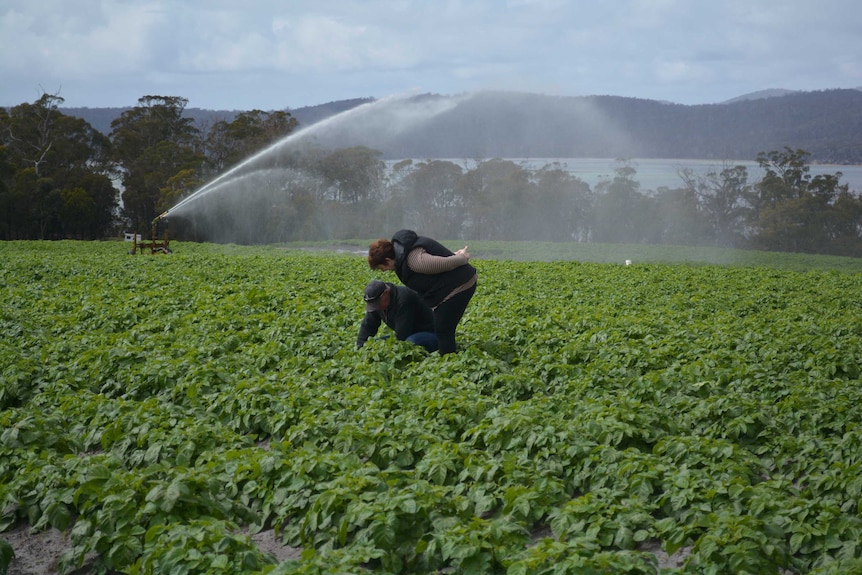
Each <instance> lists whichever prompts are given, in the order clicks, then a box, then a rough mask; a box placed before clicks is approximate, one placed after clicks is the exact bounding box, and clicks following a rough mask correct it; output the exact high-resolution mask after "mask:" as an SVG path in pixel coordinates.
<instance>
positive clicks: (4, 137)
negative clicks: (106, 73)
mask: <svg viewBox="0 0 862 575" xmlns="http://www.w3.org/2000/svg"><path fill="white" fill-rule="evenodd" d="M63 101H64V100H63V98H61V97H60V96H58V95H52V94H43V95H42V96H41V97H40V98H39V99H38V100H36V101H35V102H33V103H32V104H31V103H24V104H20V105H18V106H15V107H13V108H11V109H10V110H9V111H8V113H7V112H5V111H4V113H3V114H2V115H0V145H2V147H3V149H4V152H5V153H4V157H3V158H2V161H3V163H4V164H5V167H4V168H0V172H2V177H3V185H2V186H0V194H3V195H4V196H5V197H4V198H3V199H2V201H0V207H2V209H3V212H4V213H3V214H2V216H0V217H2V218H3V220H4V224H3V225H2V236H0V237H6V238H10V237H16V238H22V239H25V238H49V237H51V238H61V237H66V236H69V235H71V236H74V237H81V238H86V239H95V238H99V237H103V236H105V235H106V234H108V233H109V232H110V230H111V227H112V224H113V216H114V209H115V207H116V205H117V191H116V189H115V188H114V186H113V184H112V183H111V180H110V178H109V175H110V162H109V153H110V146H111V144H110V141H109V140H108V138H107V137H105V136H104V135H103V134H101V133H99V132H98V131H97V130H95V129H94V128H93V127H92V126H90V124H88V123H87V122H86V121H84V120H83V119H81V118H75V117H72V116H67V115H65V114H63V113H62V112H60V110H59V109H58V108H59V105H60V104H62V103H63ZM67 204H68V205H67Z"/></svg>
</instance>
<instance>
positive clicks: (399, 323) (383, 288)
mask: <svg viewBox="0 0 862 575" xmlns="http://www.w3.org/2000/svg"><path fill="white" fill-rule="evenodd" d="M363 297H364V299H365V317H363V318H362V323H361V324H360V325H359V335H358V336H357V337H356V348H357V349H359V348H360V347H362V346H363V345H365V342H366V341H368V338H370V337H374V336H375V335H377V330H379V329H380V324H381V323H385V324H386V325H387V326H389V327H390V328H392V329H393V330H394V331H395V337H396V338H398V339H399V340H401V341H409V342H410V343H415V344H416V345H421V346H422V347H424V348H425V349H426V351H429V352H431V351H437V336H436V335H434V312H433V311H431V308H430V307H428V306H427V305H425V302H424V301H422V299H421V298H420V297H419V294H417V293H416V292H415V291H413V290H411V289H410V288H406V287H404V286H397V285H395V284H391V283H386V282H382V281H380V280H374V281H372V282H371V283H369V284H368V285H367V286H366V287H365V295H364V296H363Z"/></svg>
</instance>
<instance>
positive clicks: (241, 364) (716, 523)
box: [0, 242, 862, 575]
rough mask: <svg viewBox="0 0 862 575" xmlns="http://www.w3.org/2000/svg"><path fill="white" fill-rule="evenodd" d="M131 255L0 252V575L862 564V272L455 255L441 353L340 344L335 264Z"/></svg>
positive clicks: (361, 280)
mask: <svg viewBox="0 0 862 575" xmlns="http://www.w3.org/2000/svg"><path fill="white" fill-rule="evenodd" d="M127 247H128V246H124V244H123V243H121V242H4V243H0V573H2V572H3V571H4V570H6V569H10V571H11V569H13V568H14V565H15V559H13V558H12V553H14V552H15V551H16V550H15V549H14V547H12V546H11V545H10V544H8V543H7V542H5V541H4V533H8V532H9V531H11V530H13V529H20V528H21V527H22V526H25V527H26V528H28V529H29V530H30V531H32V532H33V533H38V532H40V531H44V530H46V529H51V528H54V529H59V530H61V531H63V532H64V533H65V534H66V536H67V540H68V548H67V549H66V550H65V551H64V553H63V555H62V558H61V559H60V561H59V563H58V565H57V570H58V572H60V573H66V574H71V573H73V572H76V571H77V572H79V573H80V572H86V573H128V574H132V575H138V574H166V573H171V574H177V575H183V574H204V573H206V574H210V573H224V574H231V575H235V574H240V573H241V574H256V573H261V574H263V573H269V574H273V575H288V574H291V575H292V574H333V575H334V574H342V573H345V574H346V573H350V574H359V575H361V574H363V573H369V574H370V573H383V574H405V573H411V574H445V573H452V574H506V575H552V574H576V573H577V574H608V575H610V574H659V573H663V574H672V573H697V574H742V573H750V574H757V575H762V574H781V575H786V574H797V573H799V574H802V573H805V574H809V573H810V574H818V575H824V574H834V575H838V574H846V573H860V572H862V543H860V542H862V385H860V373H862V272H860V271H858V266H859V262H858V261H856V260H847V262H848V266H847V268H846V269H840V268H841V266H840V261H838V260H833V261H836V262H837V263H838V265H836V266H830V267H832V268H833V269H827V268H820V269H788V268H786V267H785V268H778V267H770V266H731V265H714V264H693V263H679V262H677V263H641V261H640V260H642V258H640V260H639V259H638V258H636V259H635V261H634V263H633V265H630V266H626V265H622V262H619V263H587V262H583V261H581V262H579V261H547V262H527V261H514V260H507V259H484V258H482V257H481V256H482V253H481V251H482V250H481V249H479V248H474V247H473V245H472V244H471V252H473V253H474V254H475V255H476V257H475V258H474V260H473V263H474V264H475V266H476V267H477V269H478V270H479V284H478V289H477V292H476V295H475V297H474V298H473V300H472V302H471V304H470V306H469V307H468V309H467V313H466V315H465V316H464V319H463V320H462V322H461V324H460V326H459V329H458V341H459V347H460V351H459V353H457V354H452V355H447V356H443V357H441V356H439V355H438V354H436V353H434V354H428V353H426V352H425V351H424V350H423V349H422V348H419V347H416V346H413V345H411V344H408V343H404V342H399V341H396V340H394V338H389V339H385V340H383V339H378V340H372V341H370V342H369V343H368V345H366V346H365V347H364V348H362V349H361V350H356V349H355V340H356V333H357V330H358V327H359V322H360V320H361V319H362V313H363V310H364V305H363V302H362V297H361V295H362V290H363V288H364V286H365V284H366V283H367V282H368V281H369V280H370V279H372V278H375V277H376V278H380V279H385V280H387V281H392V282H396V283H397V281H398V280H397V278H396V277H395V275H394V274H385V273H381V272H371V271H370V270H369V269H368V266H367V264H366V263H365V260H364V258H362V257H361V256H359V255H356V254H351V253H336V252H334V251H308V250H301V249H297V248H289V249H288V248H285V247H281V248H280V247H276V246H268V247H239V246H217V245H208V244H191V243H176V244H172V248H173V251H174V253H173V254H170V255H140V254H139V255H129V254H128V253H127ZM450 247H452V246H450ZM458 247H460V246H458ZM495 257H496V256H495ZM850 263H852V264H853V265H852V266H851V265H849V264H850ZM848 269H854V270H856V271H847V270H848ZM382 333H384V332H382ZM269 530H272V531H273V532H274V533H275V534H276V536H277V537H278V539H279V540H280V541H281V542H283V544H284V545H285V547H286V548H290V549H292V550H294V551H295V552H294V553H292V555H291V556H290V557H289V558H287V559H279V558H277V557H275V556H274V555H273V554H271V553H269V552H267V551H266V550H264V549H261V548H260V547H259V546H258V545H257V544H256V543H255V540H254V539H253V535H254V534H256V533H258V532H262V531H269Z"/></svg>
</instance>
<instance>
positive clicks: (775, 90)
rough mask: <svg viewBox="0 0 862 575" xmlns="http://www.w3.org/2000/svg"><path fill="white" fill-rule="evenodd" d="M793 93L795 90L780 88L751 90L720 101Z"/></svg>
mask: <svg viewBox="0 0 862 575" xmlns="http://www.w3.org/2000/svg"><path fill="white" fill-rule="evenodd" d="M794 93H795V90H784V89H781V88H773V89H770V90H758V91H757V92H751V93H749V94H743V95H742V96H737V97H736V98H731V99H730V100H725V101H724V102H722V104H735V103H736V102H745V101H747V100H762V99H764V98H780V97H781V96H786V95H788V94H794Z"/></svg>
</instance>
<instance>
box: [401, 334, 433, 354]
mask: <svg viewBox="0 0 862 575" xmlns="http://www.w3.org/2000/svg"><path fill="white" fill-rule="evenodd" d="M404 341H409V342H410V343H413V344H416V345H421V346H422V347H424V348H425V351H427V352H432V351H437V347H438V343H437V336H436V335H434V334H433V333H431V332H430V331H417V332H416V333H414V334H413V335H411V336H409V337H408V338H407V339H406V340H404Z"/></svg>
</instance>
